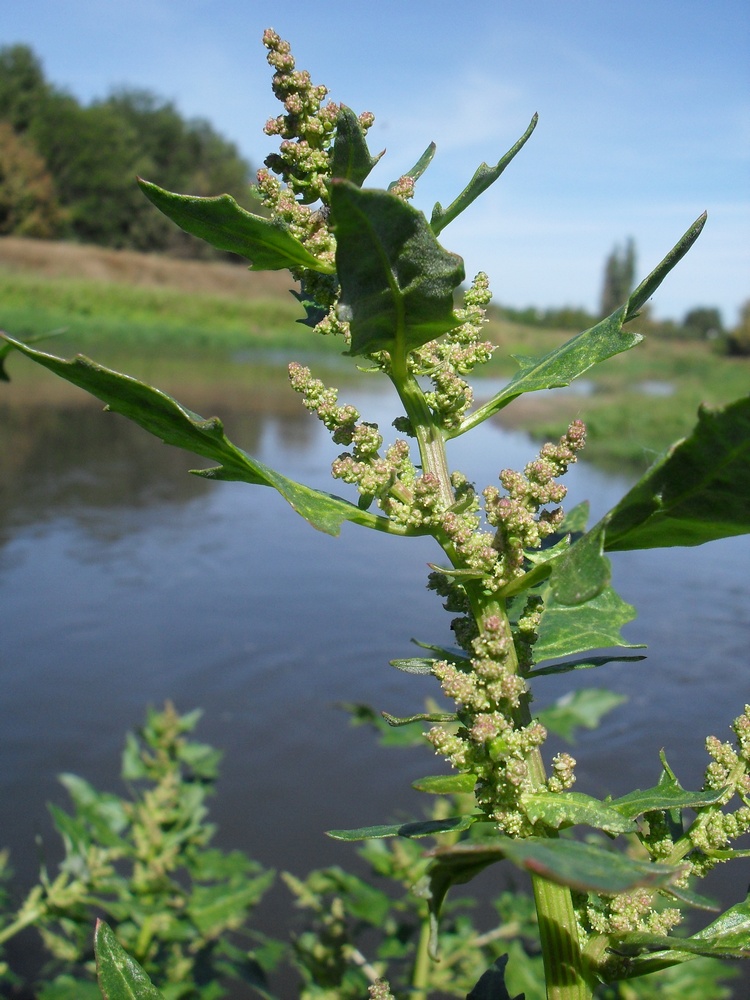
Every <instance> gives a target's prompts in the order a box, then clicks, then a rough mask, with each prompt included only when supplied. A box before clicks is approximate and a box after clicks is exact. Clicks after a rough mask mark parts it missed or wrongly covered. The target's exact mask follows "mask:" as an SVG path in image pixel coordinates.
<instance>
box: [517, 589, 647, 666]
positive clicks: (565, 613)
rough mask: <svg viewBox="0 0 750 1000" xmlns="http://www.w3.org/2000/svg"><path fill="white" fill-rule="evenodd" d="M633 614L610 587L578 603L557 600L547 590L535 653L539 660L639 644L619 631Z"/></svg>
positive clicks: (629, 606) (632, 609) (628, 605)
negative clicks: (569, 603)
mask: <svg viewBox="0 0 750 1000" xmlns="http://www.w3.org/2000/svg"><path fill="white" fill-rule="evenodd" d="M634 618H635V609H634V608H633V607H632V606H631V605H630V604H626V603H625V601H623V600H622V598H621V597H620V596H619V595H618V594H617V593H615V591H614V590H613V589H612V588H611V587H605V588H604V590H602V592H601V593H600V594H597V596H596V597H594V598H593V599H592V600H590V601H587V602H586V603H585V604H580V605H577V606H571V605H568V604H559V603H557V602H556V601H555V599H554V596H553V595H551V594H549V593H546V594H545V606H544V610H543V611H542V617H541V621H540V622H539V627H538V629H537V632H538V634H539V638H538V639H537V641H536V643H535V644H534V657H535V659H536V660H538V661H539V662H542V661H543V660H552V659H556V658H559V657H562V656H573V655H574V654H575V653H585V652H587V651H588V650H590V649H604V648H606V647H608V646H624V647H627V648H629V649H634V648H638V647H637V646H636V644H634V643H628V642H625V641H624V640H623V638H622V636H621V635H620V628H621V627H622V626H623V625H625V624H627V623H628V622H630V621H632V620H633V619H634Z"/></svg>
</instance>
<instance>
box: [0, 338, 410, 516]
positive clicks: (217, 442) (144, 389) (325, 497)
mask: <svg viewBox="0 0 750 1000" xmlns="http://www.w3.org/2000/svg"><path fill="white" fill-rule="evenodd" d="M9 342H10V343H11V344H12V345H13V346H14V347H15V348H16V349H17V350H19V351H21V352H22V353H23V354H25V355H26V356H27V357H29V358H31V359H32V361H35V362H37V364H40V365H42V366H43V367H45V368H49V369H50V371H52V372H54V373H55V374H56V375H59V376H61V377H62V378H64V379H66V380H67V381H68V382H72V383H73V384H74V385H77V386H79V387H80V388H82V389H85V390H86V391H87V392H89V393H91V395H92V396H96V397H97V399H101V400H102V401H103V402H105V403H106V404H107V406H108V408H109V409H111V410H113V411H115V412H116V413H121V414H122V415H123V416H125V417H127V418H128V419H129V420H132V421H133V422H134V423H136V424H138V425H139V426H141V427H143V428H144V429H145V430H147V431H149V432H150V433H151V434H154V435H155V436H156V437H158V438H161V440H162V441H164V442H165V443H166V444H171V445H175V446H176V447H178V448H184V449H185V450H186V451H190V452H193V453H194V454H196V455H201V456H202V457H204V458H208V459H212V460H213V461H218V462H221V465H220V466H219V467H218V468H215V469H204V470H198V471H196V475H200V476H203V477H204V478H207V479H219V480H229V481H239V482H245V483H252V484H256V485H260V486H271V487H273V488H274V489H275V490H277V491H278V492H279V493H280V494H281V495H282V496H283V497H284V499H285V500H286V501H287V503H289V504H290V505H291V507H292V508H293V509H294V510H296V511H297V513H298V514H299V515H300V516H301V517H304V518H305V520H306V521H309V523H310V524H311V525H312V526H313V527H314V528H317V529H318V530H319V531H324V532H326V533H327V534H329V535H338V534H339V532H340V530H341V525H342V524H343V522H344V521H352V522H354V523H355V524H361V525H364V526H365V527H370V528H378V529H380V530H382V531H393V532H395V533H397V534H400V533H402V531H401V530H400V529H399V528H398V526H396V525H392V524H391V522H390V521H388V519H387V518H384V517H379V516H378V515H375V514H370V513H368V512H367V511H363V510H360V509H359V507H357V506H356V504H352V503H349V502H348V501H347V500H342V499H341V498H340V497H336V496H332V495H331V494H328V493H322V492H320V491H319V490H314V489H311V488H310V487H309V486H304V485H303V484H302V483H297V482H295V481H294V480H292V479H287V478H286V476H282V475H281V474H280V473H278V472H275V471H274V470H273V469H270V468H269V467H268V466H267V465H264V464H263V463H262V462H258V461H256V460H255V459H254V458H251V457H250V456H249V455H248V454H246V453H245V452H243V451H241V450H240V449H239V448H237V447H236V446H235V445H233V444H232V443H231V442H230V441H229V440H228V439H227V438H226V437H225V435H224V429H223V426H222V424H221V421H220V420H219V419H218V418H217V417H211V418H209V419H204V418H203V417H200V416H198V415H197V414H195V413H192V412H191V411H190V410H188V409H186V408H185V407H183V406H181V405H180V404H179V403H178V402H176V400H174V399H172V397H171V396H168V395H166V393H163V392H160V391H159V390H158V389H154V388H152V387H151V386H148V385H145V384H144V383H143V382H139V381H138V380H137V379H134V378H131V377H130V376H128V375H122V374H120V373H119V372H115V371H111V370H110V369H108V368H103V367H102V366H100V365H97V364H95V363H94V362H93V361H89V360H88V358H84V357H81V356H78V357H77V358H74V359H73V360H72V361H65V360H63V359H62V358H56V357H53V356H52V355H50V354H43V353H41V352H40V351H34V350H32V349H31V348H30V347H27V346H26V344H23V343H21V342H20V341H16V340H11V341H9Z"/></svg>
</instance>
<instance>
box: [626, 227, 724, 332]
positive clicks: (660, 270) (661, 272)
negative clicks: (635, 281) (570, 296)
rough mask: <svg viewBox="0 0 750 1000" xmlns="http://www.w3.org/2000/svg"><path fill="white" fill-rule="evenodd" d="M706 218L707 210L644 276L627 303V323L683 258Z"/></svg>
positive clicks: (698, 234)
mask: <svg viewBox="0 0 750 1000" xmlns="http://www.w3.org/2000/svg"><path fill="white" fill-rule="evenodd" d="M706 218H707V216H706V213H705V212H704V213H703V214H702V215H699V216H698V218H697V219H696V220H695V222H694V223H693V224H692V226H691V227H690V228H689V229H688V230H687V232H686V233H685V234H684V235H683V236H682V237H681V238H680V239H679V240H678V241H677V243H675V245H674V246H673V247H672V249H671V250H670V251H669V253H668V254H667V256H666V257H665V258H664V259H663V260H662V261H660V262H659V263H658V264H657V265H656V267H655V268H654V270H653V271H652V272H651V274H649V275H648V277H646V278H644V279H643V281H642V282H641V283H640V285H639V286H638V287H637V288H636V290H635V291H634V292H633V293H632V294H631V296H630V298H629V299H628V303H627V309H626V318H625V322H626V323H627V322H629V321H630V320H631V319H633V318H634V317H635V316H637V315H638V310H639V309H640V308H641V306H642V305H645V303H646V302H647V301H648V300H649V299H650V298H651V296H652V295H653V294H654V292H655V291H656V289H657V288H658V287H659V285H660V284H661V283H662V281H664V279H665V278H666V276H667V275H668V274H669V272H670V271H671V270H672V268H673V267H674V266H675V264H677V263H678V262H679V261H681V260H682V258H683V257H684V256H685V254H686V253H687V252H688V250H689V249H690V247H691V246H692V245H693V243H695V241H696V240H697V239H698V237H699V236H700V234H701V230H702V229H703V227H704V225H705V224H706Z"/></svg>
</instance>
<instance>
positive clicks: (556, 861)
mask: <svg viewBox="0 0 750 1000" xmlns="http://www.w3.org/2000/svg"><path fill="white" fill-rule="evenodd" d="M430 853H431V854H432V855H433V857H434V858H435V861H436V862H440V863H443V862H444V861H447V860H448V859H450V863H451V864H453V865H456V866H457V867H458V870H461V864H462V862H463V863H465V864H467V865H468V864H469V863H470V862H471V858H472V856H473V857H474V859H475V860H476V861H479V860H481V861H482V862H484V867H486V865H488V864H491V863H492V859H493V858H494V860H496V861H499V860H501V859H502V858H507V860H508V861H511V862H512V863H513V864H515V865H517V866H518V867H519V868H523V869H524V870H525V871H528V872H530V873H531V874H532V875H541V876H542V877H543V878H546V879H548V880H549V881H550V882H556V883H557V884H558V885H567V886H569V887H570V888H571V889H576V890H578V891H579V892H598V893H603V894H605V895H608V894H617V893H621V892H629V891H630V890H631V889H635V888H637V887H639V886H645V887H646V888H660V887H662V886H664V887H666V886H669V885H670V884H671V883H672V882H673V881H674V880H675V879H677V878H679V877H680V876H681V875H682V874H683V872H684V868H682V867H679V868H676V867H673V866H671V865H663V864H654V863H653V862H647V861H637V860H635V859H633V858H629V857H627V856H626V855H625V854H621V853H620V852H619V851H607V850H604V849H603V848H601V847H595V846H594V845H592V844H583V843H580V842H579V841H577V840H563V839H548V838H546V837H527V838H525V839H523V840H514V839H512V838H510V837H498V838H496V839H494V840H493V841H491V842H483V843H481V844H476V845H475V844H472V843H459V844H456V845H454V846H452V847H438V848H435V849H434V850H433V851H431V852H430Z"/></svg>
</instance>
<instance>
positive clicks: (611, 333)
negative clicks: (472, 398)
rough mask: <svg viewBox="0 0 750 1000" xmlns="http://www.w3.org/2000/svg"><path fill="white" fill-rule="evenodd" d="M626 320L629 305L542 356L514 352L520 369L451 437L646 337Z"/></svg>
mask: <svg viewBox="0 0 750 1000" xmlns="http://www.w3.org/2000/svg"><path fill="white" fill-rule="evenodd" d="M624 320H625V306H622V307H621V308H620V309H618V310H617V311H616V312H614V313H612V315H611V316H608V317H607V319H603V320H602V321H601V322H600V323H597V324H596V326H594V327H592V328H591V329H590V330H585V331H584V332H583V333H579V334H576V336H575V337H572V338H571V339H570V340H568V341H566V342H565V343H564V344H562V345H561V346H560V347H556V348H555V349H554V350H552V351H550V352H549V353H548V354H545V355H543V356H542V357H541V358H527V357H522V356H521V355H513V357H514V358H515V360H516V361H518V363H519V365H520V366H521V369H520V371H518V372H516V374H515V375H514V376H513V378H512V379H511V380H510V382H509V383H508V384H507V385H506V386H505V388H503V389H501V390H500V392H499V393H498V394H497V395H496V396H493V397H492V399H490V400H489V401H488V402H486V403H485V404H484V405H483V406H480V407H479V408H478V409H476V410H475V411H474V412H473V413H471V414H469V416H468V417H467V418H466V419H465V420H464V421H463V423H462V424H461V425H460V427H458V428H457V429H456V430H455V431H454V432H453V433H452V434H451V437H458V435H459V434H464V433H465V432H466V431H468V430H471V428H472V427H475V426H476V425H477V424H480V423H482V421H483V420H486V419H487V418H488V417H491V416H492V415H493V413H497V411H498V410H502V409H503V407H505V406H507V405H508V403H510V402H512V401H513V400H514V399H516V398H517V397H518V396H520V395H522V394H523V393H525V392H538V391H539V390H540V389H558V388H561V387H562V386H566V385H570V383H571V382H572V381H573V380H574V379H576V378H578V377H579V376H580V375H583V373H584V372H587V371H588V370H589V368H592V367H593V366H594V365H598V364H600V363H601V362H602V361H606V360H607V358H611V357H614V355H616V354H621V353H622V352H623V351H628V350H630V348H631V347H635V345H636V344H639V343H640V342H641V341H642V340H643V337H642V336H641V335H640V334H639V333H630V332H629V331H626V330H623V328H622V324H623V322H624Z"/></svg>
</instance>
